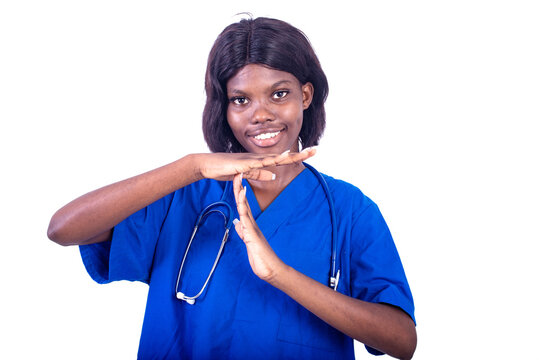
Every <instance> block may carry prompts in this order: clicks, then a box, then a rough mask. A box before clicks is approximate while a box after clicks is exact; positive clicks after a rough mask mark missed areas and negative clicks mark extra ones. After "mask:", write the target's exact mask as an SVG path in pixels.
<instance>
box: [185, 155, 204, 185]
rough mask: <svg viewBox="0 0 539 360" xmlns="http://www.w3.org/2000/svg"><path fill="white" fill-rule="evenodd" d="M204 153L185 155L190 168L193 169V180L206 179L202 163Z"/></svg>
mask: <svg viewBox="0 0 539 360" xmlns="http://www.w3.org/2000/svg"><path fill="white" fill-rule="evenodd" d="M202 155H203V154H189V155H186V156H185V157H184V159H185V161H186V162H187V165H188V168H189V169H190V170H191V174H192V176H193V182H195V181H198V180H202V179H204V175H203V174H202V169H201V165H200V164H201V163H202V160H201V158H202Z"/></svg>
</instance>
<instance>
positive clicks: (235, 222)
mask: <svg viewBox="0 0 539 360" xmlns="http://www.w3.org/2000/svg"><path fill="white" fill-rule="evenodd" d="M239 222H240V221H239V220H238V219H234V220H232V223H233V224H234V225H236V224H238V223H239Z"/></svg>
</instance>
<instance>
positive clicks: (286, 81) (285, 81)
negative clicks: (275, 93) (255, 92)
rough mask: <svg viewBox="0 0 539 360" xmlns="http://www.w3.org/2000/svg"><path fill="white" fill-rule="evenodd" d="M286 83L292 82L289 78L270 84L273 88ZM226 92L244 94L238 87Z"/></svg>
mask: <svg viewBox="0 0 539 360" xmlns="http://www.w3.org/2000/svg"><path fill="white" fill-rule="evenodd" d="M288 84H292V81H291V80H280V81H277V82H276V83H274V84H273V85H271V88H272V89H273V88H277V87H279V86H282V85H288ZM228 93H229V94H231V95H244V94H245V91H243V90H239V89H232V90H230V91H229V92H228Z"/></svg>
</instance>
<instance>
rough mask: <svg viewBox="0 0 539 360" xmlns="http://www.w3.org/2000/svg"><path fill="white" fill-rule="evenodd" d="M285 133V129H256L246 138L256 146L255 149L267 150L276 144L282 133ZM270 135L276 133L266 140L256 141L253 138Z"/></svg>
mask: <svg viewBox="0 0 539 360" xmlns="http://www.w3.org/2000/svg"><path fill="white" fill-rule="evenodd" d="M285 131H286V129H285V128H265V129H257V130H255V131H252V132H250V133H248V134H247V137H248V138H249V140H250V141H251V142H252V143H253V144H254V145H256V146H257V147H262V148H267V147H271V146H274V145H275V144H277V143H278V142H279V141H280V140H281V138H282V137H283V133H284V132H285ZM270 133H277V135H275V136H273V137H269V138H266V139H256V138H255V136H258V135H261V134H270Z"/></svg>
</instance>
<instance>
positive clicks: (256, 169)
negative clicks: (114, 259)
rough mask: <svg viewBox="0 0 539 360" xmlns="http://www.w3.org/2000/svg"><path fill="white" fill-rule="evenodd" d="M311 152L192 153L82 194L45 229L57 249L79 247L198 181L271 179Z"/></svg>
mask: <svg viewBox="0 0 539 360" xmlns="http://www.w3.org/2000/svg"><path fill="white" fill-rule="evenodd" d="M315 152H316V150H315V149H305V150H303V151H302V152H299V153H283V154H280V155H257V154H250V153H245V154H229V153H210V154H193V155H188V156H185V157H183V158H181V159H179V160H177V161H174V162H172V163H170V164H168V165H165V166H162V167H160V168H157V169H154V170H151V171H148V172H146V173H144V174H140V175H137V176H134V177H132V178H129V179H126V180H123V181H119V182H117V183H114V184H111V185H108V186H105V187H102V188H100V189H97V190H94V191H92V192H90V193H88V194H85V195H83V196H81V197H79V198H77V199H75V200H73V201H71V202H70V203H69V204H67V205H65V206H64V207H62V208H61V209H60V210H58V211H57V212H56V213H55V214H54V215H53V217H52V219H51V221H50V223H49V229H48V230H47V235H48V237H49V238H50V239H51V240H53V241H55V242H57V243H59V244H61V245H81V244H89V243H94V242H100V241H104V240H107V239H108V238H110V234H111V230H112V228H113V227H114V226H116V224H118V223H119V222H120V221H122V220H124V219H125V218H127V217H128V216H129V215H131V214H133V213H134V212H136V211H138V210H140V209H142V208H144V207H145V206H148V205H149V204H151V203H152V202H154V201H156V200H158V199H160V198H162V197H163V196H165V195H167V194H170V193H171V192H173V191H176V190H178V189H180V188H182V187H184V186H187V185H189V184H191V183H193V182H195V181H197V180H200V179H202V178H210V179H216V180H232V179H233V178H234V175H236V174H240V173H243V174H244V175H243V176H244V177H245V178H247V179H252V180H272V179H274V178H275V177H274V175H273V173H272V172H271V168H272V167H274V166H280V165H288V164H294V163H299V162H301V161H303V160H305V159H308V158H309V157H311V156H313V155H314V154H315Z"/></svg>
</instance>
